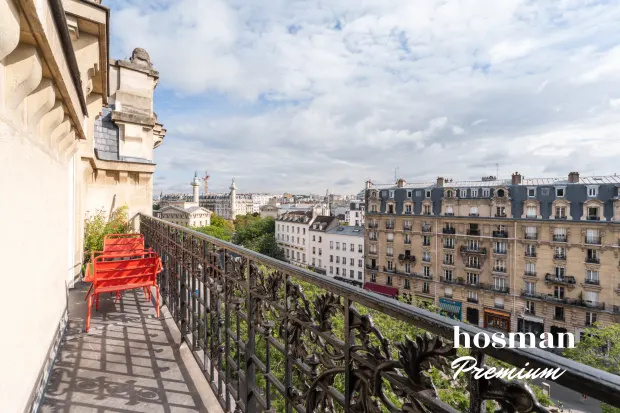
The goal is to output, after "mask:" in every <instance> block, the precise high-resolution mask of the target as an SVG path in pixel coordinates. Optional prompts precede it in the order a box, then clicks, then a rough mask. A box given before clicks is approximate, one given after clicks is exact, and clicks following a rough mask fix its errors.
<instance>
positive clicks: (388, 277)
mask: <svg viewBox="0 0 620 413" xmlns="http://www.w3.org/2000/svg"><path fill="white" fill-rule="evenodd" d="M386 284H387V285H392V276H391V275H388V276H387V282H386Z"/></svg>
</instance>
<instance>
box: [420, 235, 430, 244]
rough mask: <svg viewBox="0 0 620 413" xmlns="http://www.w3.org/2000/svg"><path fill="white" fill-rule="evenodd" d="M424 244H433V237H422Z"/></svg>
mask: <svg viewBox="0 0 620 413" xmlns="http://www.w3.org/2000/svg"><path fill="white" fill-rule="evenodd" d="M422 245H425V246H427V247H428V246H429V245H431V237H430V236H429V235H424V237H423V238H422Z"/></svg>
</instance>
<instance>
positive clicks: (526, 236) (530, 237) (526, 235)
mask: <svg viewBox="0 0 620 413" xmlns="http://www.w3.org/2000/svg"><path fill="white" fill-rule="evenodd" d="M524 238H525V239H538V234H532V233H528V234H525V235H524Z"/></svg>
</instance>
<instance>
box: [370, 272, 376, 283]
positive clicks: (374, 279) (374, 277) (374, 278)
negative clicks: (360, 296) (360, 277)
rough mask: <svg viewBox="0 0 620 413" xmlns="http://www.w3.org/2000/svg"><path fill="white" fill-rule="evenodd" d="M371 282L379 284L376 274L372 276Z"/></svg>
mask: <svg viewBox="0 0 620 413" xmlns="http://www.w3.org/2000/svg"><path fill="white" fill-rule="evenodd" d="M370 281H371V282H373V283H375V282H377V274H375V273H372V274H370Z"/></svg>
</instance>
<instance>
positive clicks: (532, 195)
mask: <svg viewBox="0 0 620 413" xmlns="http://www.w3.org/2000/svg"><path fill="white" fill-rule="evenodd" d="M527 197H528V198H535V197H536V188H527Z"/></svg>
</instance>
